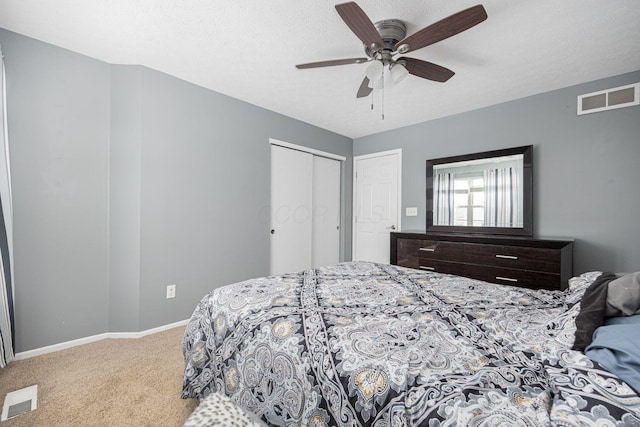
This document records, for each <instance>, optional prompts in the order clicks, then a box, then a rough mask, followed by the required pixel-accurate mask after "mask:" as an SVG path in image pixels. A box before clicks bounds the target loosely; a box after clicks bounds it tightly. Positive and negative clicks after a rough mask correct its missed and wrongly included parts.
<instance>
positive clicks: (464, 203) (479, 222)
mask: <svg viewBox="0 0 640 427" xmlns="http://www.w3.org/2000/svg"><path fill="white" fill-rule="evenodd" d="M522 163H523V155H522V154H517V155H513V156H503V157H496V158H492V159H480V160H469V161H466V162H457V163H447V164H441V165H434V167H433V183H434V186H433V190H434V225H460V226H471V227H474V226H475V227H522V199H523V193H522V183H523V179H522Z"/></svg>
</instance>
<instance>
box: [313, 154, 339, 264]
mask: <svg viewBox="0 0 640 427" xmlns="http://www.w3.org/2000/svg"><path fill="white" fill-rule="evenodd" d="M311 256H312V266H313V267H314V268H315V267H322V266H326V265H333V264H337V263H338V261H339V258H340V162H339V161H337V160H332V159H327V158H325V157H318V156H313V242H312V251H311Z"/></svg>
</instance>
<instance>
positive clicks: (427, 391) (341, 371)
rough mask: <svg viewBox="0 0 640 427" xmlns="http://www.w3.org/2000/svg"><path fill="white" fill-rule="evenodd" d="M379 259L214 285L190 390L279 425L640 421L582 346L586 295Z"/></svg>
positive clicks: (628, 397) (195, 346)
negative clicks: (580, 323)
mask: <svg viewBox="0 0 640 427" xmlns="http://www.w3.org/2000/svg"><path fill="white" fill-rule="evenodd" d="M598 275H599V273H597V272H593V273H587V274H584V275H582V276H580V277H576V278H573V279H572V280H571V283H570V286H569V289H567V290H566V291H562V292H560V291H535V290H530V289H523V288H515V287H509V286H503V285H493V284H489V283H486V282H481V281H478V280H472V279H467V278H463V277H458V276H451V275H444V274H438V273H431V272H423V271H418V270H412V269H407V268H403V267H397V266H389V265H380V264H372V263H360V262H358V263H342V264H338V265H337V266H333V267H326V268H317V269H313V270H308V271H305V272H300V273H293V274H286V275H282V276H277V277H267V278H258V279H253V280H248V281H245V282H241V283H236V284H233V285H228V286H224V287H221V288H219V289H216V290H214V291H213V292H211V293H210V294H208V295H207V296H205V297H204V298H203V299H202V301H201V302H200V303H199V304H198V306H197V307H196V309H195V311H194V313H193V316H192V318H191V320H190V322H189V324H188V326H187V329H186V332H185V336H184V341H183V350H184V355H185V373H184V383H183V392H182V395H183V397H198V398H202V397H204V396H206V395H208V394H210V393H212V392H215V391H219V392H223V393H225V394H226V395H228V396H229V397H230V398H231V399H232V400H233V401H234V402H235V403H236V404H238V405H239V406H240V407H242V408H244V409H246V410H248V411H251V412H253V413H255V414H257V415H258V416H259V417H261V418H262V419H263V420H264V421H266V422H267V423H268V424H270V425H279V426H284V425H286V426H298V425H300V426H376V427H378V426H414V425H415V426H417V425H422V426H432V427H435V426H473V425H504V426H547V425H548V426H574V425H575V426H578V425H580V426H591V425H602V426H622V425H628V426H640V397H639V396H638V395H637V394H636V393H635V392H634V391H633V389H631V388H630V387H629V386H628V385H627V384H626V383H624V382H623V381H622V380H620V379H619V378H618V377H616V376H615V375H613V374H610V373H608V372H607V371H605V370H603V369H602V368H601V367H600V366H599V365H597V364H596V363H594V362H592V361H591V360H590V359H588V358H587V357H586V356H585V355H583V354H582V353H580V352H576V351H573V350H570V347H571V345H572V343H573V339H574V332H575V322H574V319H575V316H576V315H577V313H578V311H579V309H580V304H579V301H580V298H581V296H582V294H583V293H584V291H585V289H586V288H587V287H588V286H589V284H590V283H592V282H593V280H595V279H596V278H597V276H598Z"/></svg>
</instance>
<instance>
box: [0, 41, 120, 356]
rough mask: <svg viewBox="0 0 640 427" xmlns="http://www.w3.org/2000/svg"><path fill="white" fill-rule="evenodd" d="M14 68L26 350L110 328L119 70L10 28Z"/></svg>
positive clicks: (12, 140)
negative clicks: (113, 78)
mask: <svg viewBox="0 0 640 427" xmlns="http://www.w3.org/2000/svg"><path fill="white" fill-rule="evenodd" d="M0 43H2V51H3V53H4V56H5V58H4V60H5V65H6V72H7V98H8V99H7V103H8V105H7V115H8V130H9V144H10V158H11V172H12V190H13V216H14V258H15V259H14V265H15V288H16V296H15V304H16V307H15V327H16V337H15V342H16V350H17V351H23V350H27V349H31V348H34V347H41V346H45V345H48V344H53V343H58V342H62V341H68V340H70V339H73V338H80V337H86V336H89V335H93V334H96V333H99V332H104V331H105V330H106V327H107V316H108V314H107V304H106V300H107V298H108V275H107V270H108V266H107V264H108V262H107V250H108V249H107V248H108V241H107V218H108V213H107V207H108V188H107V185H106V183H107V179H108V174H109V171H108V151H109V90H110V89H109V88H110V72H109V66H108V65H107V64H105V63H103V62H99V61H96V60H93V59H90V58H87V57H83V56H80V55H76V54H74V53H71V52H69V51H65V50H62V49H57V48H55V47H52V46H50V45H46V44H44V43H39V42H36V41H34V40H32V39H28V38H25V37H20V36H17V35H15V34H13V33H10V32H7V31H4V30H2V31H0Z"/></svg>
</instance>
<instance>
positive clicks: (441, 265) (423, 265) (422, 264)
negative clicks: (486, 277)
mask: <svg viewBox="0 0 640 427" xmlns="http://www.w3.org/2000/svg"><path fill="white" fill-rule="evenodd" d="M418 268H419V269H420V270H424V271H434V272H436V273H445V274H456V275H458V276H463V275H464V272H465V265H464V264H461V263H457V262H449V261H442V260H439V259H421V260H420V261H419V264H418Z"/></svg>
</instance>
